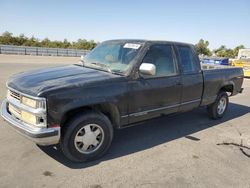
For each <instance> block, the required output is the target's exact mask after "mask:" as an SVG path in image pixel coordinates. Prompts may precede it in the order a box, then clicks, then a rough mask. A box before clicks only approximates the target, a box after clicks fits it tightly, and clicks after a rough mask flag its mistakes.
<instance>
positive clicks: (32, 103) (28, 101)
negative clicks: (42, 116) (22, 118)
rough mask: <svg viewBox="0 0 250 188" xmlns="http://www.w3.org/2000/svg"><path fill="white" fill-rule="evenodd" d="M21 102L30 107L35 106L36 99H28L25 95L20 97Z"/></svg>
mask: <svg viewBox="0 0 250 188" xmlns="http://www.w3.org/2000/svg"><path fill="white" fill-rule="evenodd" d="M22 103H23V104H24V105H27V106H29V107H31V108H37V106H38V105H37V101H35V100H33V99H30V98H27V97H22Z"/></svg>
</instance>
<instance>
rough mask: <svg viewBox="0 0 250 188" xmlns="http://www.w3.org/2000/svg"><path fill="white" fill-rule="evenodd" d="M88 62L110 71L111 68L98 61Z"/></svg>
mask: <svg viewBox="0 0 250 188" xmlns="http://www.w3.org/2000/svg"><path fill="white" fill-rule="evenodd" d="M90 64H93V65H96V66H98V67H101V68H104V69H105V70H107V71H108V72H110V73H112V70H111V69H110V68H109V66H108V65H106V64H102V63H98V62H92V63H90Z"/></svg>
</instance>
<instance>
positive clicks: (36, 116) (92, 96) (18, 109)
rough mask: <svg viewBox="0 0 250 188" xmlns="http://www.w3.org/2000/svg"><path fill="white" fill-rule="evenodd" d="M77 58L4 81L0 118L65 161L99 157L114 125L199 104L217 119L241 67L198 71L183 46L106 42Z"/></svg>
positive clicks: (235, 91)
mask: <svg viewBox="0 0 250 188" xmlns="http://www.w3.org/2000/svg"><path fill="white" fill-rule="evenodd" d="M81 61H82V62H81V63H80V64H75V65H69V66H62V67H54V68H47V69H42V70H36V71H33V72H25V73H20V74H16V75H14V76H12V77H11V78H10V79H9V80H8V82H7V88H8V92H7V98H6V100H4V101H3V103H2V113H1V114H2V117H3V118H4V119H5V120H6V121H7V122H9V123H10V125H11V126H12V127H14V128H15V129H16V130H18V132H20V133H22V134H23V135H25V136H27V137H28V138H30V139H32V140H33V141H35V142H36V143H37V144H39V145H52V144H60V147H61V149H62V151H63V153H64V154H65V156H66V157H68V158H69V159H70V160H72V161H78V162H81V161H87V160H93V159H96V158H98V157H100V156H101V155H103V154H104V153H105V152H106V151H107V149H108V148H109V146H110V144H111V141H112V138H113V129H114V128H118V129H119V128H123V127H126V126H129V125H131V124H136V123H137V122H140V121H144V120H148V119H152V118H156V117H159V116H162V115H168V114H172V113H177V112H184V111H188V110H192V109H194V108H197V107H200V106H207V109H208V114H209V116H210V117H211V118H213V119H218V118H222V117H223V115H224V114H225V112H226V110H227V107H228V96H232V95H236V94H238V93H240V92H242V88H241V87H242V82H243V71H242V68H235V67H229V66H227V67H217V66H216V67H212V66H207V65H204V67H202V66H201V64H200V61H199V58H198V56H197V55H196V53H195V50H194V47H193V45H190V44H184V43H178V42H166V41H146V40H111V41H106V42H103V43H101V44H99V45H98V46H97V47H96V48H95V49H93V50H92V51H91V52H90V53H89V54H88V55H87V56H85V57H83V58H82V59H81ZM156 128H157V127H156Z"/></svg>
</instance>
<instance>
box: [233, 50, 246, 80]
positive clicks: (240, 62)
mask: <svg viewBox="0 0 250 188" xmlns="http://www.w3.org/2000/svg"><path fill="white" fill-rule="evenodd" d="M232 66H235V67H241V68H243V71H244V77H250V49H240V50H239V53H238V58H237V59H234V60H233V61H232Z"/></svg>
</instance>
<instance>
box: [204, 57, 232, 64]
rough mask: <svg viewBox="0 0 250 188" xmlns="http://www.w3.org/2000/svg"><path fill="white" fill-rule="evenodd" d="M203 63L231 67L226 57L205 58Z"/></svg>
mask: <svg viewBox="0 0 250 188" xmlns="http://www.w3.org/2000/svg"><path fill="white" fill-rule="evenodd" d="M201 62H202V63H204V64H212V65H229V59H228V58H225V57H204V58H202V59H201Z"/></svg>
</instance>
